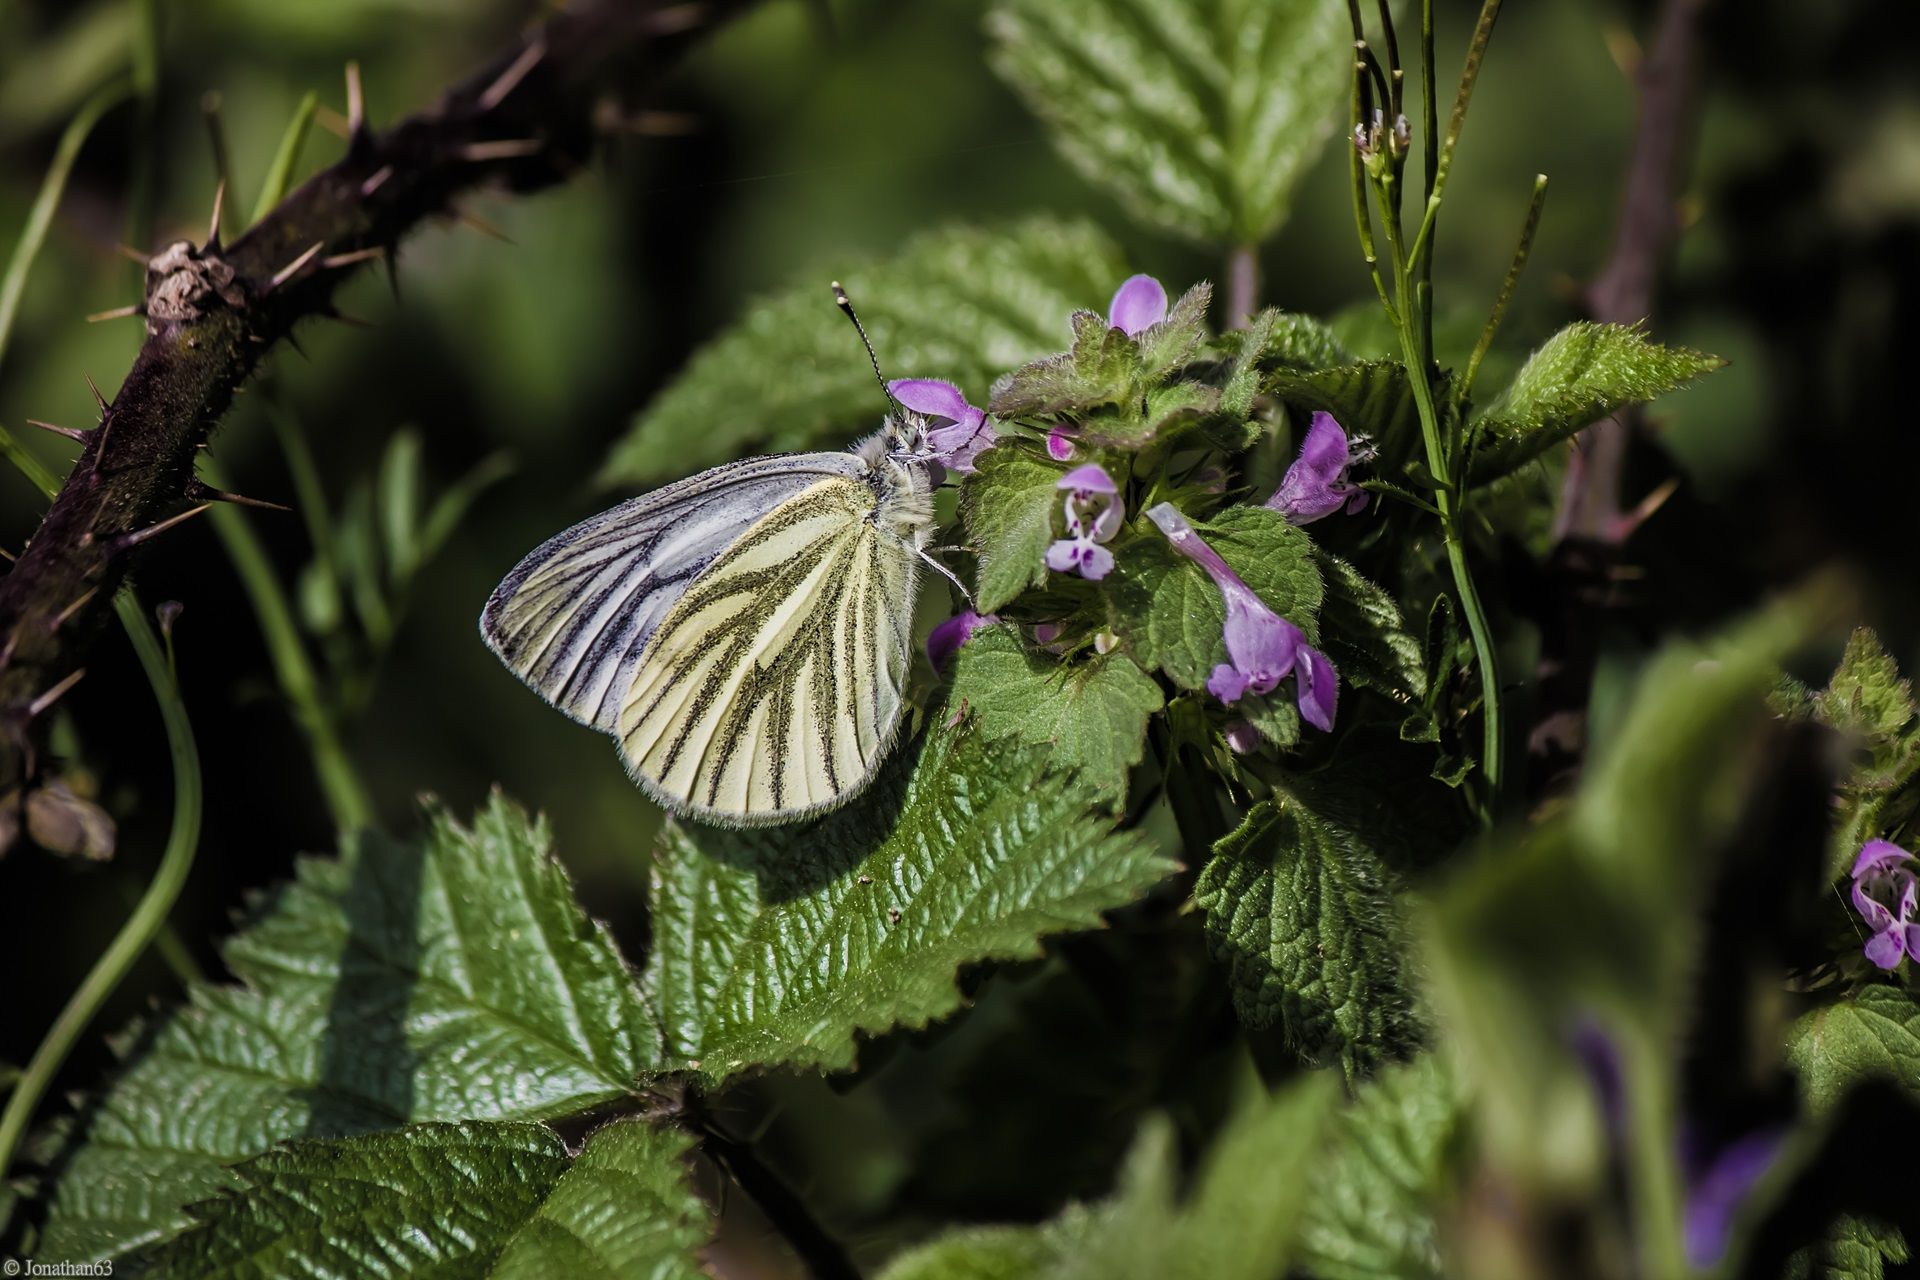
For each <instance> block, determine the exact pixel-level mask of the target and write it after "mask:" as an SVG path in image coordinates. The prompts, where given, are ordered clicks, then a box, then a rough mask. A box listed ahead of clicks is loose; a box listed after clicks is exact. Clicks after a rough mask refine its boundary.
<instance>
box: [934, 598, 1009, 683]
mask: <svg viewBox="0 0 1920 1280" xmlns="http://www.w3.org/2000/svg"><path fill="white" fill-rule="evenodd" d="M998 621H1000V619H998V618H996V617H994V616H993V615H992V614H990V613H989V614H987V615H985V616H984V617H983V616H981V615H980V614H977V613H975V612H974V611H973V610H971V609H963V610H961V611H960V612H959V613H956V614H954V615H953V616H952V617H951V618H948V619H947V620H946V621H945V622H942V623H941V624H939V625H938V626H936V627H935V628H934V629H933V630H932V631H931V632H930V633H928V635H927V661H928V662H931V663H932V664H933V669H934V670H935V671H937V672H939V673H940V674H941V675H945V674H946V673H947V668H948V667H949V666H950V665H951V664H952V663H953V655H955V654H956V653H959V652H960V646H961V645H963V644H965V643H966V642H967V641H968V640H971V639H972V638H973V633H974V632H976V631H978V630H979V629H980V628H982V627H989V626H992V625H993V624H994V623H996V622H998Z"/></svg>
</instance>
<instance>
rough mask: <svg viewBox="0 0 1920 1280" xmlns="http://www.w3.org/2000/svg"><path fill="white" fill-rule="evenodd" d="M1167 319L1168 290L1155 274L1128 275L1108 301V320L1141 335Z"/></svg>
mask: <svg viewBox="0 0 1920 1280" xmlns="http://www.w3.org/2000/svg"><path fill="white" fill-rule="evenodd" d="M1166 318H1167V291H1166V290H1165V289H1163V288H1161V287H1160V282H1159V281H1158V280H1155V279H1154V278H1153V277H1152V276H1128V277H1127V278H1126V280H1125V281H1124V282H1123V283H1122V284H1121V285H1120V287H1119V288H1118V289H1115V290H1114V291H1113V301H1112V302H1109V303H1108V304H1107V323H1108V324H1110V325H1112V326H1113V327H1114V328H1116V329H1118V330H1119V331H1120V332H1122V333H1124V334H1126V335H1127V336H1128V337H1129V338H1133V337H1138V336H1139V335H1140V332H1141V331H1142V330H1144V329H1151V328H1152V327H1153V326H1154V325H1156V324H1159V323H1160V322H1161V321H1162V320H1165V319H1166Z"/></svg>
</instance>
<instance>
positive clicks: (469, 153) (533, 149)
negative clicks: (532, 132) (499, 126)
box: [455, 138, 547, 164]
mask: <svg viewBox="0 0 1920 1280" xmlns="http://www.w3.org/2000/svg"><path fill="white" fill-rule="evenodd" d="M546 147H547V144H546V143H544V142H542V141H541V140H540V139H538V138H503V139H501V140H499V141H496V142H469V143H467V144H466V145H465V146H463V147H461V148H460V149H459V150H458V151H457V152H455V154H456V155H458V156H459V157H460V158H461V159H462V160H466V161H470V162H472V163H474V164H485V163H487V162H488V161H489V160H519V159H522V158H524V157H526V156H534V155H539V154H540V153H541V152H542V151H544V150H546Z"/></svg>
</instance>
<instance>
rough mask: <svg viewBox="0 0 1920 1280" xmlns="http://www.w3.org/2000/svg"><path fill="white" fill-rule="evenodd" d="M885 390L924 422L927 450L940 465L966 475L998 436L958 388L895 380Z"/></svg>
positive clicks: (933, 380) (935, 381)
mask: <svg viewBox="0 0 1920 1280" xmlns="http://www.w3.org/2000/svg"><path fill="white" fill-rule="evenodd" d="M887 391H888V393H889V394H891V395H892V396H893V398H894V399H895V400H898V401H899V402H900V403H901V404H903V405H905V406H906V407H907V408H909V409H911V410H913V411H914V412H915V413H918V414H921V415H924V416H925V417H926V418H927V420H928V423H927V448H928V450H929V451H930V452H931V453H932V454H933V456H934V457H935V458H937V459H939V461H940V464H941V465H942V466H944V467H946V468H947V469H948V470H950V471H956V472H959V473H960V474H962V475H965V474H966V473H967V472H969V471H972V470H973V461H974V459H975V458H978V457H979V456H980V455H981V454H982V453H985V452H986V451H987V450H988V449H991V448H993V442H994V441H995V440H998V439H999V438H1000V437H999V435H998V433H996V432H995V431H994V429H993V424H992V423H990V422H988V421H987V411H986V410H985V409H976V408H974V407H973V406H972V405H970V404H968V403H967V398H966V397H965V396H963V395H961V394H960V388H958V387H956V386H954V385H953V384H952V383H951V382H945V381H942V380H941V379H939V378H895V379H894V380H893V381H892V382H889V383H888V384H887Z"/></svg>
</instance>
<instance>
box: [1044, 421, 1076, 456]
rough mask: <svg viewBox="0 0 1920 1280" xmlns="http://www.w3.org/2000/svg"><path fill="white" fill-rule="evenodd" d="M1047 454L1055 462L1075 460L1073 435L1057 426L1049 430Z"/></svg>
mask: <svg viewBox="0 0 1920 1280" xmlns="http://www.w3.org/2000/svg"><path fill="white" fill-rule="evenodd" d="M1047 456H1048V457H1049V458H1052V459H1053V460H1054V461H1055V462H1071V461H1072V460H1073V437H1072V436H1070V435H1068V434H1067V433H1066V432H1064V431H1062V430H1061V429H1060V428H1058V427H1055V428H1054V429H1053V430H1051V431H1049V432H1047Z"/></svg>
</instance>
